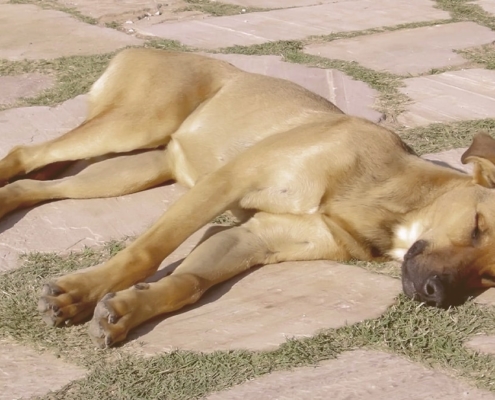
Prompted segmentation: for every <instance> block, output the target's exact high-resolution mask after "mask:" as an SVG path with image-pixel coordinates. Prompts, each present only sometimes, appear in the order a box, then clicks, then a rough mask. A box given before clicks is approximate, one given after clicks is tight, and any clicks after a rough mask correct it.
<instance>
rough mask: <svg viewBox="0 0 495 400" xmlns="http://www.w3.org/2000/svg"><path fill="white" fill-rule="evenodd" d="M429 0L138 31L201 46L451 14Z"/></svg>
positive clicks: (385, 0)
mask: <svg viewBox="0 0 495 400" xmlns="http://www.w3.org/2000/svg"><path fill="white" fill-rule="evenodd" d="M433 5H434V3H433V2H432V1H430V0H416V1H415V2H414V3H412V2H410V1H407V0H350V1H344V2H338V3H329V4H322V5H317V6H310V7H299V8H289V9H284V10H274V11H268V12H257V13H249V14H243V15H235V16H226V17H218V18H209V19H204V20H195V21H186V22H178V23H168V24H157V25H154V26H152V27H150V28H148V29H146V28H144V29H139V30H138V31H139V33H142V34H145V35H152V36H159V37H163V38H167V39H175V40H179V41H180V42H182V43H184V44H187V45H191V46H198V47H202V48H219V47H225V46H232V45H235V44H237V45H252V44H259V43H264V42H269V41H273V40H295V39H302V38H304V37H307V36H310V35H324V34H329V33H332V32H347V31H354V30H362V29H369V28H376V27H380V26H393V25H398V24H403V23H408V22H418V21H431V20H437V19H446V18H449V14H448V13H447V12H445V11H441V10H439V9H435V8H434V7H433Z"/></svg>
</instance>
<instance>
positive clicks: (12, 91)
mask: <svg viewBox="0 0 495 400" xmlns="http://www.w3.org/2000/svg"><path fill="white" fill-rule="evenodd" d="M54 83H55V80H54V79H53V77H51V76H48V75H43V74H38V73H32V74H24V75H16V76H0V88H2V89H1V91H0V106H6V105H8V104H12V103H15V102H16V101H17V100H19V99H21V98H22V97H33V96H35V95H37V94H39V93H40V92H41V91H43V90H45V89H48V88H50V87H52V86H53V84H54Z"/></svg>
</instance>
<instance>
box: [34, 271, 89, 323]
mask: <svg viewBox="0 0 495 400" xmlns="http://www.w3.org/2000/svg"><path fill="white" fill-rule="evenodd" d="M63 280H64V277H62V278H59V279H58V280H54V281H50V282H48V283H47V284H45V285H44V286H43V290H42V293H41V297H40V299H39V301H38V311H39V312H40V313H41V317H42V319H43V321H45V322H46V323H47V324H48V325H50V326H60V325H62V324H65V325H73V324H76V323H79V322H83V321H85V320H87V319H88V318H89V317H90V316H91V314H92V312H93V309H94V307H95V305H96V301H91V300H89V296H88V294H87V293H85V291H84V290H81V289H82V288H80V287H77V286H76V287H74V288H72V289H69V287H70V286H71V285H67V284H65V285H64V283H63Z"/></svg>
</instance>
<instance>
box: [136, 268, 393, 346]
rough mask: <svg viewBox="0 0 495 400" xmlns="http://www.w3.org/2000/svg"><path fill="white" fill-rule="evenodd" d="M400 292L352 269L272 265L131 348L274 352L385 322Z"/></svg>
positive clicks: (224, 287) (142, 332)
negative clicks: (297, 340) (293, 342)
mask: <svg viewBox="0 0 495 400" xmlns="http://www.w3.org/2000/svg"><path fill="white" fill-rule="evenodd" d="M400 292H401V283H400V281H399V280H397V279H392V278H389V277H387V276H384V275H378V274H373V273H370V272H367V271H365V270H363V269H361V268H358V267H355V266H351V265H342V264H338V263H335V262H330V261H312V262H286V263H281V264H275V265H266V266H264V267H261V268H258V269H254V270H252V271H249V272H248V273H246V274H244V275H241V276H239V277H236V278H234V279H232V280H230V281H228V282H225V283H224V284H221V285H218V286H217V287H215V288H212V289H211V290H210V291H209V292H207V293H206V294H205V296H204V297H203V298H202V299H201V300H200V301H199V302H198V303H197V304H195V305H193V306H189V307H187V308H185V309H184V310H183V311H181V312H177V313H173V314H170V315H169V316H168V317H164V318H161V319H157V320H156V321H153V322H151V323H148V324H145V325H143V326H141V327H139V328H137V329H136V330H135V331H134V332H132V333H131V335H130V337H129V338H130V339H131V340H133V339H134V340H135V342H134V343H130V344H129V345H128V346H129V350H130V351H133V352H134V351H136V352H139V353H144V354H156V353H159V352H163V351H170V350H173V349H176V348H179V349H185V350H195V351H203V352H210V351H215V350H229V349H239V348H247V349H251V350H265V349H273V348H275V347H276V346H278V345H279V344H281V343H283V342H285V340H286V339H287V338H290V337H305V336H310V335H313V334H314V333H316V332H317V331H318V330H320V329H324V328H337V327H340V326H344V325H346V324H353V323H356V322H359V321H362V320H364V319H368V318H377V317H379V316H380V315H381V314H382V313H383V312H384V311H385V310H386V309H387V308H388V306H389V305H391V304H392V303H393V302H394V299H395V297H396V296H397V295H398V294H399V293H400Z"/></svg>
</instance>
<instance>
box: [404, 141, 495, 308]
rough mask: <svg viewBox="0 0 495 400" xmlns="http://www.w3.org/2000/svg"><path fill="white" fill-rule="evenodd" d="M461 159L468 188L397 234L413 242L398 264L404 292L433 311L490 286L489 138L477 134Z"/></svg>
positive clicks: (494, 270)
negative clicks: (469, 174)
mask: <svg viewBox="0 0 495 400" xmlns="http://www.w3.org/2000/svg"><path fill="white" fill-rule="evenodd" d="M461 160H462V162H463V163H464V164H466V163H473V166H474V171H473V184H472V185H470V186H468V187H462V188H457V189H453V190H451V191H449V192H448V193H446V194H445V195H443V196H441V197H440V198H438V199H437V200H436V201H435V203H434V204H433V205H432V206H431V208H430V209H429V212H428V215H427V217H426V218H425V219H424V220H421V221H419V222H417V223H416V225H415V226H411V227H409V228H407V227H403V228H402V229H403V232H402V233H401V232H399V234H402V235H406V236H407V235H409V238H411V237H413V238H414V239H413V240H414V243H413V244H412V246H411V247H410V248H409V250H408V251H407V252H406V253H405V255H404V261H403V264H402V284H403V288H404V292H405V293H406V295H408V296H409V297H412V298H414V299H417V300H419V301H423V302H425V303H427V304H430V305H434V306H437V307H448V306H450V305H456V304H460V303H462V302H463V301H464V300H465V299H466V297H467V296H469V295H470V294H472V293H474V292H475V291H476V290H481V289H483V288H488V287H495V189H494V188H495V140H494V139H492V138H491V137H490V136H489V135H487V134H483V133H481V134H478V135H477V136H476V137H475V138H474V140H473V143H472V145H471V146H470V147H469V149H468V150H466V152H465V153H464V154H463V155H462V159H461Z"/></svg>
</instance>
